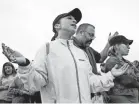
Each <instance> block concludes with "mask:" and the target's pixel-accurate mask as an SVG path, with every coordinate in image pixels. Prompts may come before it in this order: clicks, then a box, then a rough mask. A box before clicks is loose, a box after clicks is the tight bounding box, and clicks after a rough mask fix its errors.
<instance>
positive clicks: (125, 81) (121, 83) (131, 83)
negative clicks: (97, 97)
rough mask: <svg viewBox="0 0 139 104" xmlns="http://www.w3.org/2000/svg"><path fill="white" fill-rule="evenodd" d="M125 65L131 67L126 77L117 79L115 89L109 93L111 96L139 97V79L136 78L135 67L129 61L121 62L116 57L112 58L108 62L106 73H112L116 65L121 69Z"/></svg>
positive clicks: (122, 76)
mask: <svg viewBox="0 0 139 104" xmlns="http://www.w3.org/2000/svg"><path fill="white" fill-rule="evenodd" d="M124 63H128V64H129V65H130V67H129V68H128V70H127V71H126V72H125V74H124V75H121V76H119V77H116V78H115V80H114V87H113V88H111V90H110V91H109V94H110V95H131V96H138V89H137V88H139V82H138V77H137V76H136V73H137V72H136V69H135V67H134V66H133V65H132V64H131V63H130V62H129V61H127V60H125V59H123V61H120V60H119V59H118V58H117V57H115V56H110V58H109V59H108V60H107V61H106V66H105V68H106V71H107V72H108V71H110V70H111V69H112V68H113V67H114V66H115V65H116V64H117V65H118V68H120V67H121V66H122V65H123V64H124Z"/></svg>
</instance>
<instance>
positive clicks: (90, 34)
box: [83, 26, 95, 47]
mask: <svg viewBox="0 0 139 104" xmlns="http://www.w3.org/2000/svg"><path fill="white" fill-rule="evenodd" d="M94 39H95V28H94V27H92V26H88V27H87V29H86V30H85V31H84V35H83V41H84V44H85V46H87V47H88V46H90V44H91V43H92V41H93V40H94Z"/></svg>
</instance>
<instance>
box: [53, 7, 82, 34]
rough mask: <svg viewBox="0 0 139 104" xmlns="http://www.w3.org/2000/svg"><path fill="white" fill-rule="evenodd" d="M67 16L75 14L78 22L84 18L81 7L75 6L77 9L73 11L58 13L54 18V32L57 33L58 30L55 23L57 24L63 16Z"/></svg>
mask: <svg viewBox="0 0 139 104" xmlns="http://www.w3.org/2000/svg"><path fill="white" fill-rule="evenodd" d="M66 16H73V17H74V18H75V20H76V21H77V23H78V22H79V21H80V20H81V18H82V13H81V11H80V9H78V8H75V9H73V10H71V11H70V12H68V13H62V14H60V15H58V16H57V17H56V18H55V19H54V21H53V32H54V33H56V30H55V28H54V26H55V24H56V23H57V22H59V20H60V19H61V18H64V17H66Z"/></svg>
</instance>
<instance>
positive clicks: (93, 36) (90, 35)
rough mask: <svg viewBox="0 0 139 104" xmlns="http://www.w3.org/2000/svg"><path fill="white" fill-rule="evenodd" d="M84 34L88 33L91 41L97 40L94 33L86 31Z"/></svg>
mask: <svg viewBox="0 0 139 104" xmlns="http://www.w3.org/2000/svg"><path fill="white" fill-rule="evenodd" d="M84 32H86V33H87V34H88V35H89V37H90V38H91V39H95V38H96V37H95V34H94V33H89V32H87V31H84Z"/></svg>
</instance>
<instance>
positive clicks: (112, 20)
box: [0, 0, 139, 72]
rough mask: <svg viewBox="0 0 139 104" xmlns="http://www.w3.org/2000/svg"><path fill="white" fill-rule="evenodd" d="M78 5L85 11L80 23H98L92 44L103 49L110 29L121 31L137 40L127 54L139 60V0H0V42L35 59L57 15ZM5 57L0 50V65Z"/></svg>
mask: <svg viewBox="0 0 139 104" xmlns="http://www.w3.org/2000/svg"><path fill="white" fill-rule="evenodd" d="M76 7H77V8H79V9H80V10H81V11H82V14H83V18H82V20H81V22H80V23H79V24H81V23H90V24H93V25H94V26H95V27H96V39H95V40H94V41H93V43H92V44H91V46H92V47H93V48H94V49H96V50H97V51H98V52H101V50H102V49H103V48H104V46H105V44H106V43H107V39H108V34H109V32H112V33H114V32H115V31H118V32H119V33H120V34H122V35H124V36H126V37H127V38H129V39H133V40H134V42H133V44H132V46H131V50H130V53H129V56H127V57H126V58H127V59H129V60H131V61H133V60H139V48H138V47H139V41H138V37H139V36H138V35H139V0H0V44H1V43H2V42H3V43H5V44H6V45H8V46H10V47H11V48H13V49H15V50H17V51H19V52H21V53H23V55H24V56H26V57H27V58H29V59H30V60H32V59H33V58H34V56H35V54H36V51H37V50H38V49H39V47H40V46H41V45H42V44H44V43H46V42H48V41H50V39H51V37H52V36H53V32H52V22H53V20H54V18H55V17H56V16H57V15H59V14H61V13H64V12H68V11H70V10H72V9H73V8H76ZM79 24H78V25H79ZM0 52H2V49H1V47H0ZM6 61H8V60H7V59H6V58H5V57H4V55H2V54H0V68H1V67H2V65H3V63H4V62H6ZM0 72H1V71H0Z"/></svg>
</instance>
